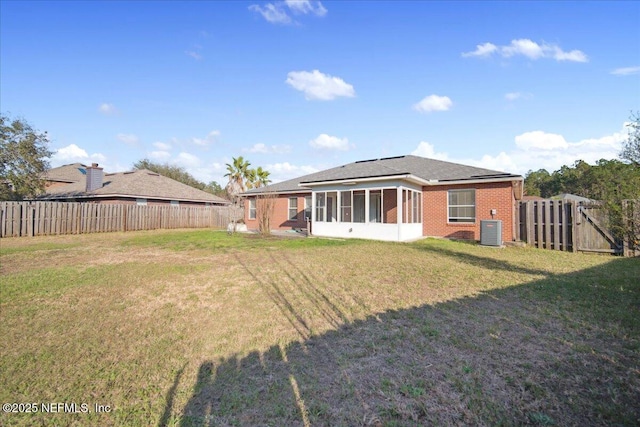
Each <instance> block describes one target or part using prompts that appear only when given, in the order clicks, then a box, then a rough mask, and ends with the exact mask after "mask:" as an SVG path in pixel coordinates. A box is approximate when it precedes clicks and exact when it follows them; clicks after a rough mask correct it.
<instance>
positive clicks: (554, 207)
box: [517, 199, 640, 256]
mask: <svg viewBox="0 0 640 427" xmlns="http://www.w3.org/2000/svg"><path fill="white" fill-rule="evenodd" d="M623 209H624V210H625V211H629V210H631V211H633V212H634V214H637V210H638V209H640V203H638V202H637V201H624V202H623ZM518 218H519V224H518V227H517V233H518V234H517V239H518V240H521V241H524V242H527V244H528V245H531V246H534V247H536V248H542V249H551V250H556V251H571V252H577V251H580V252H602V253H612V254H622V255H631V256H633V255H635V252H636V251H637V250H638V249H640V248H638V245H637V243H636V242H630V241H628V240H629V239H627V240H625V241H622V240H619V239H616V238H615V237H614V236H613V234H612V233H611V231H610V230H609V229H608V228H607V216H606V212H605V210H604V209H602V207H600V206H599V205H597V204H583V203H580V202H576V201H572V200H546V199H545V200H530V201H526V202H520V204H519V212H518ZM632 218H633V216H632ZM630 221H635V220H634V219H630Z"/></svg>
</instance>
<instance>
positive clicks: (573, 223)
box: [569, 201, 582, 252]
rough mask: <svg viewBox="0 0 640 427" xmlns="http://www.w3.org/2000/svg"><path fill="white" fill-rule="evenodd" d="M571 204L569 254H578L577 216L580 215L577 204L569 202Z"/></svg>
mask: <svg viewBox="0 0 640 427" xmlns="http://www.w3.org/2000/svg"><path fill="white" fill-rule="evenodd" d="M569 203H570V204H571V252H578V247H579V246H578V240H579V238H578V224H579V221H580V219H579V218H578V215H582V213H581V212H578V203H577V202H574V201H570V202H569Z"/></svg>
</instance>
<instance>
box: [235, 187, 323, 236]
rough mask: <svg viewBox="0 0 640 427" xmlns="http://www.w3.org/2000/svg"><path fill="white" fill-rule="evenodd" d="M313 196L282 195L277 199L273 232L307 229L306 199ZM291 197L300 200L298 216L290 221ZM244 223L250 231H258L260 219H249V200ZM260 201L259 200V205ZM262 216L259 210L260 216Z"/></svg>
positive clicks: (272, 225)
mask: <svg viewBox="0 0 640 427" xmlns="http://www.w3.org/2000/svg"><path fill="white" fill-rule="evenodd" d="M310 195H311V194H310V193H308V194H282V195H279V196H278V197H277V198H276V201H275V207H274V209H273V215H272V216H271V229H272V230H291V229H292V228H305V229H306V228H307V222H306V221H305V219H304V197H305V196H310ZM289 197H295V198H297V199H298V216H297V218H296V219H295V220H289ZM244 203H245V204H244V222H245V224H247V228H248V229H249V230H257V229H258V218H257V217H256V219H249V199H246V200H245V202H244ZM259 204H260V201H259V200H258V205H259ZM259 214H260V212H259V210H258V215H259Z"/></svg>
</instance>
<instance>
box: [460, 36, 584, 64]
mask: <svg viewBox="0 0 640 427" xmlns="http://www.w3.org/2000/svg"><path fill="white" fill-rule="evenodd" d="M493 54H498V55H500V56H502V57H504V58H510V57H512V56H517V55H520V56H525V57H527V58H529V59H533V60H536V59H540V58H553V59H555V60H556V61H572V62H588V61H589V58H588V57H587V55H586V54H585V53H584V52H582V51H580V50H577V49H574V50H572V51H569V52H565V51H564V50H562V48H560V46H558V45H556V44H550V43H545V42H543V43H541V44H539V43H536V42H534V41H532V40H530V39H515V40H511V43H510V44H508V45H504V46H496V45H494V44H493V43H484V44H481V45H477V46H476V50H474V51H471V52H463V53H462V56H463V57H465V58H467V57H472V56H477V57H484V58H486V57H489V56H491V55H493Z"/></svg>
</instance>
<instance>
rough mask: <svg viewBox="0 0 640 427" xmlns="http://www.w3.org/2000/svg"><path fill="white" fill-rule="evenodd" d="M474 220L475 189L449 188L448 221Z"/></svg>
mask: <svg viewBox="0 0 640 427" xmlns="http://www.w3.org/2000/svg"><path fill="white" fill-rule="evenodd" d="M475 221H476V190H449V222H475Z"/></svg>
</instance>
